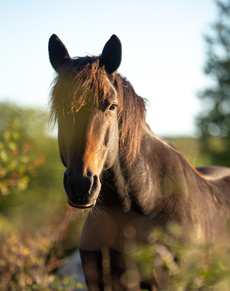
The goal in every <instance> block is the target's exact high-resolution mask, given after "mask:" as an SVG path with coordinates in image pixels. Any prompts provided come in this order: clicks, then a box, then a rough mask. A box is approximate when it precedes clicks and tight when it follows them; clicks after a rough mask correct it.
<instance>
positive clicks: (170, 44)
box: [0, 0, 230, 290]
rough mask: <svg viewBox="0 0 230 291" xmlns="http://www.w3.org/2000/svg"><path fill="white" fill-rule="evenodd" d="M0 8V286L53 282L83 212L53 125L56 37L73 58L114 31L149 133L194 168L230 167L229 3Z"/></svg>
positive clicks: (193, 0) (10, 4) (96, 47)
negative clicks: (66, 178) (72, 193)
mask: <svg viewBox="0 0 230 291" xmlns="http://www.w3.org/2000/svg"><path fill="white" fill-rule="evenodd" d="M0 8H1V9H0V24H1V25H0V32H1V37H2V41H1V47H0V52H1V55H0V60H1V61H0V63H1V71H0V80H1V86H0V257H1V259H0V289H1V290H32V289H29V288H30V286H36V288H37V289H36V288H35V290H48V286H50V285H49V284H50V282H54V281H55V276H54V275H53V273H54V271H55V270H56V269H57V268H58V267H59V266H60V265H61V263H62V262H63V259H64V258H65V257H66V256H68V255H69V254H70V253H71V252H72V251H73V250H74V249H76V247H77V245H78V243H79V235H80V232H81V227H82V224H83V222H84V217H85V214H86V213H84V212H82V211H78V210H75V209H71V208H69V207H68V206H67V200H66V198H65V194H64V190H63V186H62V176H63V171H64V168H63V166H62V164H61V161H60V159H59V155H58V145H57V140H56V130H55V129H54V130H53V131H51V129H50V128H49V126H48V110H49V106H48V100H49V91H50V88H51V84H52V80H53V78H54V76H55V74H54V71H53V69H52V67H51V65H50V63H49V59H48V47H47V46H48V39H49V37H50V36H51V35H52V34H53V33H55V34H57V35H58V36H59V38H60V39H61V40H62V41H63V42H64V44H65V45H66V47H67V49H68V51H69V53H70V56H72V57H73V56H84V55H86V54H88V55H98V54H100V53H101V51H102V49H103V47H104V44H105V43H106V41H107V40H108V39H109V38H110V36H111V35H112V34H116V35H117V36H118V37H119V38H120V40H121V42H122V49H123V51H122V53H123V55H122V64H121V66H120V68H119V73H121V74H122V75H124V76H125V77H127V79H128V80H129V81H130V82H131V83H132V84H133V86H134V88H135V90H136V92H137V93H138V94H139V95H140V96H142V97H144V98H147V99H148V100H149V107H148V112H147V122H148V123H149V125H150V127H151V129H152V131H153V132H154V133H155V134H157V135H158V136H160V137H163V138H165V139H166V140H168V141H170V142H171V143H173V144H174V145H175V146H177V147H178V148H179V149H180V150H181V151H182V152H183V153H184V154H185V156H186V157H187V158H188V160H189V162H190V163H191V164H192V165H193V166H201V165H210V164H218V165H225V166H230V1H229V0H225V1H224V0H221V1H214V0H202V1H198V0H187V1H182V0H175V1H170V0H163V1H157V0H151V1H150V0H143V1H141V2H140V1H137V0H132V1H129V0H127V1H121V0H117V1H113V2H110V1H102V0H98V1H92V0H91V1H90V0H89V1H88V0H86V1H78V0H72V1H70V0H67V1H65V2H63V1H58V0H56V1H54V0H50V1H44V0H41V1H37V2H36V1H28V0H24V1H23V0H22V1H15V0H12V1H4V2H3V1H2V2H1V4H0ZM31 270H33V272H32V271H31ZM57 284H58V281H57ZM31 288H32V287H31ZM42 288H43V289H42ZM65 290H67V289H65Z"/></svg>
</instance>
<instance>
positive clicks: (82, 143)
mask: <svg viewBox="0 0 230 291" xmlns="http://www.w3.org/2000/svg"><path fill="white" fill-rule="evenodd" d="M111 42H114V43H115V45H118V46H119V45H120V42H119V40H118V39H116V38H115V36H113V37H112V38H111V39H110V40H109V42H108V43H107V44H106V46H107V47H108V46H111ZM106 46H105V48H104V50H103V53H102V56H101V60H100V62H101V66H105V69H106V71H107V72H108V75H105V80H104V81H105V82H106V83H107V91H106V96H105V97H104V98H100V96H99V99H98V102H97V103H95V102H93V99H94V96H91V97H90V98H88V102H87V103H86V104H85V105H84V106H81V108H80V109H79V110H76V112H73V111H72V112H71V113H68V112H67V113H66V114H63V112H62V111H61V110H59V111H60V112H61V113H58V114H57V122H58V144H59V152H60V157H61V160H62V162H63V164H64V166H65V167H66V171H65V173H64V188H65V192H66V195H67V198H68V202H69V204H70V205H71V206H73V207H78V208H88V207H92V206H93V205H95V203H96V200H97V197H98V195H99V193H100V189H101V183H100V174H101V173H102V171H103V170H105V169H108V168H110V167H111V166H112V165H113V164H114V162H115V159H116V157H117V154H118V145H119V133H118V116H117V107H118V106H119V104H118V96H117V92H116V90H115V88H114V86H113V84H112V78H111V74H112V73H113V72H114V71H115V70H116V69H117V67H118V66H119V64H120V60H121V56H120V59H119V62H118V61H116V66H115V64H114V63H112V65H111V64H109V65H110V66H109V65H108V64H107V63H106V56H105V55H103V54H104V51H105V50H107V51H108V49H107V48H106ZM60 51H61V52H62V54H61V57H60ZM49 52H50V60H51V64H52V65H53V67H54V68H55V70H56V71H57V72H58V73H60V70H61V67H60V66H62V65H64V62H67V60H69V61H71V60H70V58H69V55H68V52H67V50H66V49H65V47H64V45H63V44H62V43H61V42H60V40H59V39H58V38H57V37H56V36H52V37H51V38H50V42H49ZM55 52H56V53H55ZM106 54H108V52H106ZM113 54H114V53H113V52H112V56H113ZM116 59H118V58H117V55H116ZM109 61H110V62H111V55H110V60H109ZM72 62H73V60H72ZM107 66H108V67H107ZM111 66H113V68H111ZM90 94H92V95H93V92H91V93H90ZM63 98H64V96H63Z"/></svg>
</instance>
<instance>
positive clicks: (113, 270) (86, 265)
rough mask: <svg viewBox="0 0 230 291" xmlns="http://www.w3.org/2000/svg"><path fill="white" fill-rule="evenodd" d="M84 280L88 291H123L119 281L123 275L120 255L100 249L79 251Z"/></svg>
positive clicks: (122, 263)
mask: <svg viewBox="0 0 230 291" xmlns="http://www.w3.org/2000/svg"><path fill="white" fill-rule="evenodd" d="M80 254H81V260H82V266H83V270H84V274H85V280H86V284H87V288H88V290H89V291H104V290H112V291H125V290H127V288H125V287H124V286H123V285H122V284H121V281H120V278H121V276H122V274H123V273H124V271H125V269H124V262H123V260H122V254H121V253H120V252H118V251H115V250H109V249H108V248H102V251H85V250H83V249H80Z"/></svg>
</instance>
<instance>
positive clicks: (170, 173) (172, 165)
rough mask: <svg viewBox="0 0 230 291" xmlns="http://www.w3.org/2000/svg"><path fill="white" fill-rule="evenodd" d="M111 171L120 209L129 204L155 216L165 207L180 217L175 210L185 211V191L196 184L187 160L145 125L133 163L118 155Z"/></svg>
mask: <svg viewBox="0 0 230 291" xmlns="http://www.w3.org/2000/svg"><path fill="white" fill-rule="evenodd" d="M124 154H125V153H123V156H124ZM112 172H113V178H114V183H115V187H116V189H117V192H118V193H119V196H120V199H121V200H122V201H123V207H124V209H126V210H129V209H131V208H132V209H134V210H136V211H138V212H141V213H142V214H146V215H155V216H157V215H158V214H159V213H161V212H162V211H164V209H165V211H167V212H168V215H173V216H174V217H175V218H176V219H177V220H181V219H182V218H180V217H176V214H175V210H176V209H177V210H178V211H177V212H178V213H179V212H180V215H181V216H183V215H185V213H184V212H185V211H188V209H187V207H188V206H189V199H190V197H189V194H190V193H191V192H194V191H195V188H196V187H197V183H196V179H197V177H196V174H195V172H194V171H193V169H192V168H191V167H190V165H189V164H188V163H187V161H186V160H185V159H184V158H183V157H182V156H181V154H180V153H179V152H178V151H177V150H175V149H174V148H173V147H171V146H169V145H167V144H166V143H165V142H163V141H162V140H160V139H159V138H157V137H156V136H155V135H154V134H153V133H152V132H151V131H150V129H149V128H148V127H146V130H145V135H144V137H143V140H142V145H141V149H140V152H139V154H138V155H137V157H136V159H135V161H134V162H133V164H131V165H129V163H128V162H125V161H124V160H122V158H120V159H119V160H118V161H117V163H116V165H115V166H114V168H113V169H112ZM190 202H191V200H190ZM182 204H183V205H182ZM166 208H167V209H166ZM170 213H171V214H170ZM188 215H189V211H188ZM165 219H166V218H165Z"/></svg>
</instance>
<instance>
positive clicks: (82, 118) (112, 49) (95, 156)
mask: <svg viewBox="0 0 230 291" xmlns="http://www.w3.org/2000/svg"><path fill="white" fill-rule="evenodd" d="M49 57H50V62H51V64H52V66H53V68H54V69H55V71H56V72H57V77H56V79H55V82H54V86H53V89H52V94H51V100H50V103H51V116H52V118H53V120H54V121H57V123H58V144H59V151H60V157H61V160H62V163H63V164H64V166H65V167H66V171H65V173H64V188H65V192H66V196H67V198H68V203H69V204H70V205H71V206H73V207H77V208H91V209H90V212H89V214H88V217H87V219H86V221H85V224H84V228H83V231H82V236H81V242H80V253H81V259H82V264H83V268H84V272H85V277H86V283H87V287H88V290H95V291H96V290H138V288H139V287H138V284H137V285H136V286H134V287H132V288H133V289H132V288H131V287H130V286H127V285H126V286H124V282H123V281H122V280H121V277H122V274H123V273H124V272H125V271H126V268H127V266H126V264H125V262H124V261H123V253H124V248H125V242H126V239H127V236H129V235H130V233H131V234H132V236H134V237H135V240H136V242H147V241H148V235H149V233H150V232H151V230H152V229H153V227H154V226H156V225H159V226H161V227H164V226H166V225H167V224H168V223H170V222H172V223H177V224H179V225H180V226H181V227H182V228H183V229H184V230H185V231H186V235H185V237H186V239H187V240H189V241H196V242H205V241H209V242H212V241H215V239H217V238H218V239H229V233H228V217H229V213H230V212H229V209H230V169H228V168H223V167H204V168H199V169H194V168H193V167H192V166H191V165H190V164H189V163H188V162H187V160H186V159H185V158H184V157H183V155H181V153H180V152H179V151H178V150H177V149H175V148H174V147H172V146H170V145H168V144H167V143H166V142H164V141H163V140H161V139H159V138H158V137H156V136H155V135H154V134H153V133H152V132H151V130H150V128H149V126H148V125H147V124H146V122H145V110H146V107H145V100H144V99H143V98H141V97H140V96H138V95H137V94H136V93H135V91H134V89H133V87H132V85H131V84H130V83H129V82H128V81H127V80H126V79H125V78H124V77H123V76H121V75H120V74H118V73H117V72H116V71H117V69H118V67H119V65H120V62H121V43H120V40H119V39H118V38H117V36H115V35H113V36H112V37H111V38H110V39H109V41H108V42H107V43H106V45H105V47H104V49H103V51H102V54H101V55H100V56H98V57H94V56H91V57H89V56H86V57H79V58H70V56H69V53H68V51H67V49H66V48H65V46H64V44H63V43H62V42H61V41H60V39H59V38H58V37H57V36H56V35H52V36H51V37H50V40H49ZM188 230H189V231H188ZM139 286H140V285H139ZM149 288H150V287H149ZM150 290H151V289H150Z"/></svg>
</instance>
